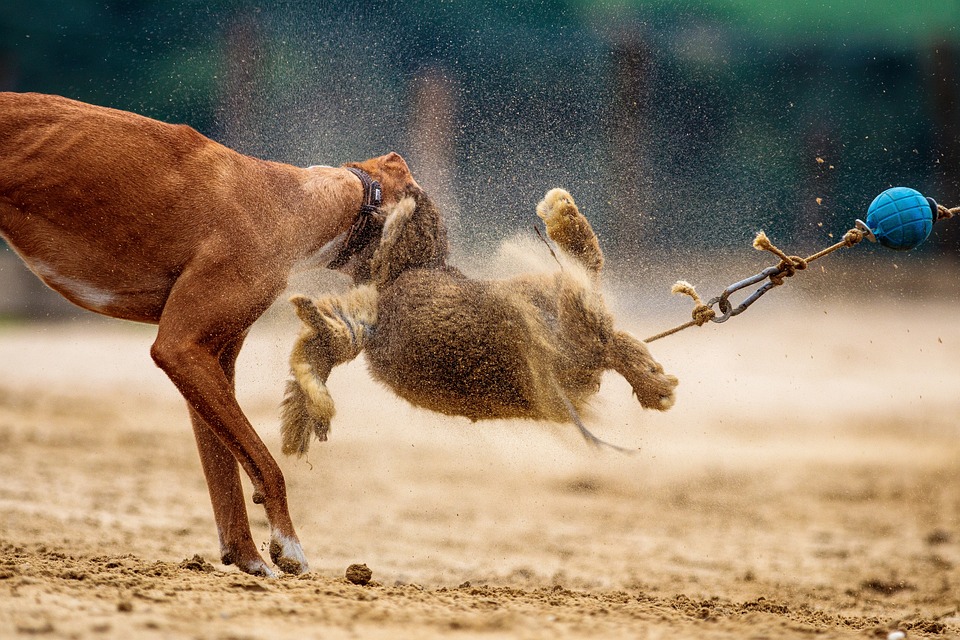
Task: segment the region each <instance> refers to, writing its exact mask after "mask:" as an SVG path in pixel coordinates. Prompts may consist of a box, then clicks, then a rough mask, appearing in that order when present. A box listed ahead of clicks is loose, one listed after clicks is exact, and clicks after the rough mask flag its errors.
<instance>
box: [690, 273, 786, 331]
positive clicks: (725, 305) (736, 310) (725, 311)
mask: <svg viewBox="0 0 960 640" xmlns="http://www.w3.org/2000/svg"><path fill="white" fill-rule="evenodd" d="M784 271H785V269H783V268H782V267H781V266H779V265H777V266H774V267H767V268H766V269H764V270H763V271H761V272H760V273H758V274H756V275H752V276H750V277H749V278H744V279H743V280H741V281H740V282H734V283H733V284H731V285H730V286H729V287H727V288H726V289H724V290H723V293H721V294H720V295H719V296H717V297H716V298H713V299H711V300H710V301H709V302H707V306H708V307H711V308H712V307H713V305H715V304H716V305H718V306H719V307H720V315H717V316H714V317H713V318H711V319H710V321H711V322H716V323H720V322H726V321H727V320H729V319H730V318H732V317H733V316H738V315H740V314H741V313H743V312H744V311H746V310H747V308H748V307H749V306H750V305H752V304H753V303H754V302H756V301H757V300H759V299H760V296H762V295H763V294H765V293H766V292H767V291H770V289H773V288H774V287H775V286H777V283H776V282H774V281H772V280H770V281H768V282H766V283H765V284H763V285H762V286H760V287H759V288H757V290H756V291H754V292H753V293H751V294H750V295H749V296H747V298H746V299H745V300H744V301H743V302H741V303H740V304H739V305H738V306H736V307H734V306H733V305H732V304H731V303H730V296H731V295H732V294H734V293H736V292H737V291H740V290H741V289H745V288H747V287H749V286H751V285H754V284H757V283H758V282H762V281H763V280H767V279H768V278H770V277H771V276H776V275H779V274H781V273H783V272H784Z"/></svg>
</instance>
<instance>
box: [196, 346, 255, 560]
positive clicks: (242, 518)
mask: <svg viewBox="0 0 960 640" xmlns="http://www.w3.org/2000/svg"><path fill="white" fill-rule="evenodd" d="M243 338H244V336H241V337H240V338H239V339H237V340H235V341H234V342H233V343H231V344H229V345H227V347H226V348H225V349H224V350H223V352H222V353H221V354H220V367H221V368H222V369H223V372H224V373H225V374H226V376H227V379H228V381H229V382H230V384H231V386H233V384H234V370H235V365H236V361H237V355H238V354H239V353H240V347H241V346H242V345H243ZM187 408H188V409H189V410H190V421H191V422H192V423H193V434H194V437H195V438H196V440H197V448H198V449H199V450H200V462H201V465H202V466H203V474H204V477H206V479H207V488H208V489H209V491H210V501H211V502H212V503H213V513H214V518H215V519H216V522H217V534H218V535H219V537H220V560H221V562H223V564H228V565H229V564H235V565H237V566H238V567H239V568H240V569H241V570H242V571H244V572H246V573H251V574H254V575H264V576H271V575H273V572H272V571H271V570H270V568H269V567H267V565H266V563H265V562H264V561H263V559H262V558H261V557H260V554H259V553H258V552H257V547H256V545H255V544H254V542H253V537H252V536H251V535H250V527H249V526H248V520H247V508H246V504H245V503H244V498H243V486H242V485H241V484H240V472H239V466H238V465H237V461H236V459H235V458H234V457H233V454H232V453H231V452H230V449H228V448H227V446H226V445H225V444H223V442H222V441H221V440H220V438H218V437H217V435H216V434H215V433H214V431H213V429H211V428H210V426H209V425H207V423H206V422H205V421H204V419H203V418H201V417H200V414H199V413H197V411H196V410H195V409H194V408H193V407H192V406H190V404H189V403H188V404H187Z"/></svg>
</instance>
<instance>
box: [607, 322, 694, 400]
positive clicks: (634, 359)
mask: <svg viewBox="0 0 960 640" xmlns="http://www.w3.org/2000/svg"><path fill="white" fill-rule="evenodd" d="M607 366H608V368H610V369H613V370H614V371H616V372H617V373H619V374H620V375H622V376H623V377H624V378H626V380H627V382H629V383H630V386H631V387H633V392H634V393H635V394H636V395H637V399H638V400H639V401H640V404H641V405H643V406H644V407H646V408H648V409H658V410H660V411H666V410H667V409H669V408H670V407H672V406H673V403H674V401H675V398H674V395H673V390H674V388H675V387H676V386H677V378H676V376H672V375H669V374H666V373H664V372H663V367H662V366H661V365H660V363H659V362H657V361H656V360H654V359H653V356H651V355H650V352H649V351H648V350H647V346H646V345H645V344H644V343H643V342H641V341H640V340H637V339H636V338H634V337H633V336H631V335H630V334H629V333H627V332H626V331H614V332H613V335H612V336H611V338H610V340H609V341H608V342H607Z"/></svg>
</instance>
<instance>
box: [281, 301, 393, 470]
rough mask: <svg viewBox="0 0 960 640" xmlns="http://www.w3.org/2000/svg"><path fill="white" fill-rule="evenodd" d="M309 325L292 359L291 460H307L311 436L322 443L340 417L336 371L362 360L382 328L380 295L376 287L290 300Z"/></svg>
mask: <svg viewBox="0 0 960 640" xmlns="http://www.w3.org/2000/svg"><path fill="white" fill-rule="evenodd" d="M290 302H291V303H293V305H294V308H295V309H296V312H297V315H298V316H299V317H300V319H301V320H302V321H303V323H304V327H303V329H302V330H301V332H300V337H299V338H298V339H297V342H296V344H295V345H294V347H293V350H292V351H291V353H290V374H291V379H290V380H288V381H287V389H286V394H285V396H284V398H283V404H282V406H281V416H280V417H281V426H280V432H281V435H282V437H283V447H282V451H283V453H284V454H285V455H294V454H295V455H297V456H302V455H304V454H305V453H306V452H307V450H308V449H309V447H310V441H311V439H312V438H311V436H316V438H317V439H318V440H320V441H321V442H323V441H326V439H327V437H328V435H329V433H330V423H331V421H332V420H333V416H334V414H335V413H336V408H335V406H334V403H333V398H332V397H331V396H330V391H329V389H328V388H327V378H328V377H329V376H330V371H331V370H332V369H333V367H335V366H336V365H338V364H341V363H344V362H347V361H349V360H352V359H354V358H356V357H357V356H358V355H359V354H360V352H361V351H362V350H363V347H364V346H365V344H366V340H367V337H368V336H369V332H370V328H371V327H373V326H374V325H375V324H376V310H377V292H376V289H374V288H373V287H370V286H365V287H358V288H356V289H352V290H351V291H349V292H347V293H346V294H344V295H342V296H338V297H326V298H321V299H319V300H316V301H314V300H311V299H310V298H307V297H306V296H299V295H298V296H294V297H293V298H291V299H290Z"/></svg>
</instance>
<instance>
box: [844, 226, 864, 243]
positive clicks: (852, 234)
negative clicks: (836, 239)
mask: <svg viewBox="0 0 960 640" xmlns="http://www.w3.org/2000/svg"><path fill="white" fill-rule="evenodd" d="M865 237H866V234H865V233H864V232H863V231H862V230H861V229H857V228H853V229H850V230H849V231H847V232H846V233H845V234H843V244H844V245H846V246H848V247H852V246H853V245H855V244H857V243H858V242H860V241H861V240H863V239H864V238H865Z"/></svg>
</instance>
